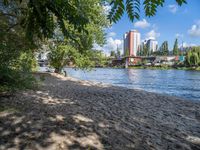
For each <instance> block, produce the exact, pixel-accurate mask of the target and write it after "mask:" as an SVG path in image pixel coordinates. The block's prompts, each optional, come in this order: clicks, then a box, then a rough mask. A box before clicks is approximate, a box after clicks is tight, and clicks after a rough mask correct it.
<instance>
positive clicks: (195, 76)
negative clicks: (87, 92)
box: [66, 68, 200, 100]
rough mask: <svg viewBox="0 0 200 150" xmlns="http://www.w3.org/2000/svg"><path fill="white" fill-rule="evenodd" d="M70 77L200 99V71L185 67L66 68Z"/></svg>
mask: <svg viewBox="0 0 200 150" xmlns="http://www.w3.org/2000/svg"><path fill="white" fill-rule="evenodd" d="M66 71H67V73H68V75H69V76H72V77H75V78H78V79H82V80H89V81H97V82H102V83H109V84H112V85H115V86H122V87H127V88H131V89H142V90H145V91H149V92H155V93H161V94H167V95H172V96H178V97H182V98H185V99H189V100H200V72H198V71H184V70H148V69H111V68H96V69H94V70H92V71H89V72H88V71H82V70H74V69H72V68H66Z"/></svg>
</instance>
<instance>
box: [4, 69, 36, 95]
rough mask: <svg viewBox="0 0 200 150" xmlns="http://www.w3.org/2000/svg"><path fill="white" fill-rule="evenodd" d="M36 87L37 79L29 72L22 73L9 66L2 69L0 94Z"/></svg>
mask: <svg viewBox="0 0 200 150" xmlns="http://www.w3.org/2000/svg"><path fill="white" fill-rule="evenodd" d="M35 86H36V80H35V78H34V77H33V76H32V75H31V74H30V73H28V72H26V73H25V72H21V71H19V70H15V69H12V68H8V67H7V66H5V67H2V66H1V68H0V92H5V91H7V92H8V91H10V92H12V91H15V90H17V89H27V88H33V87H35Z"/></svg>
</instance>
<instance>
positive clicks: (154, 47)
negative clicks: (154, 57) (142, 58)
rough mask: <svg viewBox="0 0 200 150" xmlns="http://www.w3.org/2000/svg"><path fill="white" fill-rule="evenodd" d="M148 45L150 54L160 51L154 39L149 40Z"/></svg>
mask: <svg viewBox="0 0 200 150" xmlns="http://www.w3.org/2000/svg"><path fill="white" fill-rule="evenodd" d="M146 45H147V48H148V50H149V51H150V52H155V51H157V49H158V41H156V40H154V39H149V40H147V42H146Z"/></svg>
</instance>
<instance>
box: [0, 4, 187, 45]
mask: <svg viewBox="0 0 200 150" xmlns="http://www.w3.org/2000/svg"><path fill="white" fill-rule="evenodd" d="M105 2H109V5H110V6H111V7H112V8H111V11H110V12H109V15H108V18H109V19H110V20H111V21H113V22H117V21H118V20H119V19H120V18H121V17H122V15H123V14H124V12H126V13H127V14H128V17H129V19H130V20H131V21H133V20H134V19H139V17H140V16H139V14H140V6H141V5H143V9H144V10H145V15H146V16H149V17H150V16H154V15H155V14H156V11H157V8H158V7H159V6H163V4H164V2H165V1H164V0H155V1H152V0H144V2H143V4H141V2H140V0H125V1H124V0H87V1H85V0H80V1H77V0H72V1H65V0H53V1H52V0H45V1H44V0H29V1H22V0H16V1H10V0H3V2H1V3H0V5H1V6H7V8H9V7H10V6H12V5H13V4H15V5H16V6H17V9H15V11H13V13H12V14H8V13H5V12H1V15H10V16H13V17H15V16H18V15H19V14H20V15H21V19H19V20H17V24H19V25H21V26H22V27H23V28H24V30H25V31H26V35H27V37H29V39H32V41H33V39H34V37H35V36H37V37H40V38H43V37H44V38H51V37H53V35H54V30H55V27H56V26H59V28H60V29H61V30H62V32H63V34H64V35H65V36H67V37H70V38H73V34H71V33H70V32H69V30H68V29H67V28H66V26H65V22H68V23H69V24H70V25H72V26H73V27H74V28H75V29H76V30H78V31H81V30H85V28H84V27H85V25H86V24H88V23H89V22H90V18H88V12H93V11H94V10H93V8H94V7H96V6H97V5H98V6H99V5H104V4H105ZM176 3H177V4H178V5H180V6H181V5H182V4H184V3H186V0H176Z"/></svg>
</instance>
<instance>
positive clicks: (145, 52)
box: [140, 44, 149, 56]
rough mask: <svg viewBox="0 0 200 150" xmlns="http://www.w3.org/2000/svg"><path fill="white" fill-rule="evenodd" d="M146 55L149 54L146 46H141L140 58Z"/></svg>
mask: <svg viewBox="0 0 200 150" xmlns="http://www.w3.org/2000/svg"><path fill="white" fill-rule="evenodd" d="M148 54H149V50H148V48H147V45H146V44H143V45H142V48H141V51H140V56H148Z"/></svg>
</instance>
